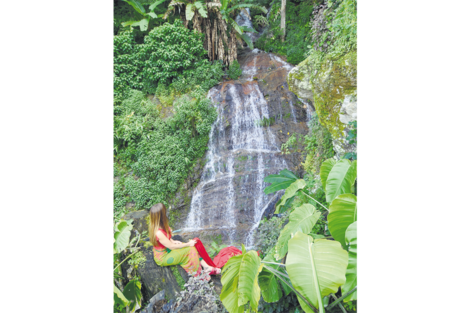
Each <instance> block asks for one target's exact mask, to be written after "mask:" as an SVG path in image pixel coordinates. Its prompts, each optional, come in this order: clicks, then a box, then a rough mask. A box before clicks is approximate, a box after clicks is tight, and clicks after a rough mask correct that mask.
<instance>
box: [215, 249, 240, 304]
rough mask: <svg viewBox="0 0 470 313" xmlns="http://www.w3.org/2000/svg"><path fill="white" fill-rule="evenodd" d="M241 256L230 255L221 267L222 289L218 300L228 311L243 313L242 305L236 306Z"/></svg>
mask: <svg viewBox="0 0 470 313" xmlns="http://www.w3.org/2000/svg"><path fill="white" fill-rule="evenodd" d="M242 259H243V256H242V255H237V256H233V257H231V258H230V259H229V260H228V262H227V263H226V264H225V265H224V267H223V269H222V278H221V282H222V291H221V293H220V300H221V301H222V303H223V305H224V306H225V308H226V309H227V311H229V313H243V311H244V308H243V306H241V307H239V306H238V291H237V289H238V278H239V275H238V274H239V272H240V265H241V262H242Z"/></svg>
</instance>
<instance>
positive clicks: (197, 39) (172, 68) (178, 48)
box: [139, 20, 206, 93]
mask: <svg viewBox="0 0 470 313" xmlns="http://www.w3.org/2000/svg"><path fill="white" fill-rule="evenodd" d="M202 38H203V35H202V34H200V33H197V32H191V31H190V30H189V29H187V28H185V27H183V24H182V22H181V21H179V20H177V21H176V22H175V23H174V24H173V25H172V24H169V23H165V24H163V25H162V26H159V27H156V28H154V29H153V30H151V31H150V32H149V34H148V36H146V37H145V38H144V44H143V45H142V47H141V49H140V50H139V58H140V59H141V60H142V61H143V63H144V64H143V68H142V76H143V80H144V91H145V92H147V93H154V92H155V89H156V88H157V82H163V83H165V84H170V83H171V82H172V80H173V79H175V78H176V77H178V75H181V74H183V72H184V71H186V70H189V69H194V68H195V64H197V62H198V61H201V60H202V58H203V57H204V55H205V54H206V51H205V50H204V48H203V44H202Z"/></svg>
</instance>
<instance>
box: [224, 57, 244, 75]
mask: <svg viewBox="0 0 470 313" xmlns="http://www.w3.org/2000/svg"><path fill="white" fill-rule="evenodd" d="M227 74H228V77H230V79H237V78H238V77H240V75H241V74H242V69H241V68H240V64H239V63H238V61H237V60H235V61H233V63H232V64H231V65H230V66H229V68H228V72H227Z"/></svg>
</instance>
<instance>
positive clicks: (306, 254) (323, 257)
mask: <svg viewBox="0 0 470 313" xmlns="http://www.w3.org/2000/svg"><path fill="white" fill-rule="evenodd" d="M347 264H348V253H347V252H346V251H344V250H343V249H342V248H341V245H340V244H339V243H338V242H336V241H331V240H326V239H318V240H316V241H315V242H313V238H312V237H310V236H308V235H306V234H304V233H302V232H297V233H296V234H295V235H294V237H293V238H292V239H290V240H289V254H288V255H287V260H286V268H287V273H288V274H289V277H290V278H291V281H292V286H293V287H294V288H295V289H296V290H297V291H298V292H299V293H300V294H302V295H303V296H304V297H305V298H307V299H308V300H309V301H310V303H312V304H313V305H314V306H315V307H316V308H317V309H319V312H320V313H322V312H324V307H323V303H322V298H323V297H325V296H327V295H329V294H331V293H336V292H337V291H338V288H339V287H340V286H341V285H343V284H344V283H345V281H346V278H345V273H346V267H347ZM299 302H300V305H301V306H302V309H303V310H304V311H305V312H312V313H313V312H314V311H313V310H312V309H311V308H310V306H309V305H308V304H307V303H305V302H304V301H303V300H302V299H300V298H299Z"/></svg>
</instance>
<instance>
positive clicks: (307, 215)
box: [274, 203, 321, 260]
mask: <svg viewBox="0 0 470 313" xmlns="http://www.w3.org/2000/svg"><path fill="white" fill-rule="evenodd" d="M320 215H321V212H320V211H318V210H316V209H315V207H314V206H313V205H311V204H310V203H304V204H303V205H301V206H299V207H298V208H296V209H295V210H294V211H293V212H292V213H291V214H290V216H289V223H287V225H286V226H284V228H283V229H282V231H281V234H280V235H279V239H278V240H277V243H276V254H275V255H274V257H275V258H276V259H278V260H280V259H282V258H283V257H284V256H285V255H286V253H287V243H288V241H289V239H290V238H291V235H292V234H295V233H296V232H298V231H300V232H302V233H304V234H308V233H309V232H310V231H311V230H312V228H313V226H315V223H316V222H317V221H318V218H319V217H320Z"/></svg>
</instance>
